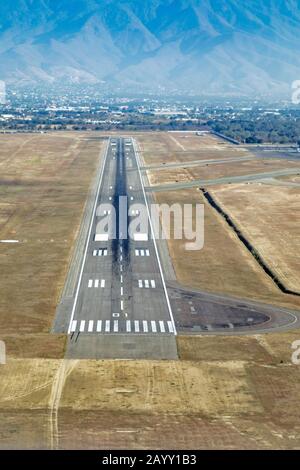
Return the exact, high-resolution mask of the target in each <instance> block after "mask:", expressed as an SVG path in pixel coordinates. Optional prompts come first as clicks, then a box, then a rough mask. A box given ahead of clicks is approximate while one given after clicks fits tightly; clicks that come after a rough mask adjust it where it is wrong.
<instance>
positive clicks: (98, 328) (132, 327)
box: [71, 313, 174, 334]
mask: <svg viewBox="0 0 300 470" xmlns="http://www.w3.org/2000/svg"><path fill="white" fill-rule="evenodd" d="M119 317H120V314H119V313H113V318H114V319H113V320H73V322H72V325H71V333H74V332H76V331H79V332H80V333H89V334H90V333H101V334H105V333H122V332H123V331H124V330H126V333H133V334H134V333H144V334H153V333H155V334H161V333H164V334H174V331H173V325H172V322H171V321H164V320H159V321H156V320H120V318H119ZM125 317H126V314H125Z"/></svg>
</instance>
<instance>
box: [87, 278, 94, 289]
mask: <svg viewBox="0 0 300 470" xmlns="http://www.w3.org/2000/svg"><path fill="white" fill-rule="evenodd" d="M88 287H89V288H91V287H93V279H90V280H89V284H88Z"/></svg>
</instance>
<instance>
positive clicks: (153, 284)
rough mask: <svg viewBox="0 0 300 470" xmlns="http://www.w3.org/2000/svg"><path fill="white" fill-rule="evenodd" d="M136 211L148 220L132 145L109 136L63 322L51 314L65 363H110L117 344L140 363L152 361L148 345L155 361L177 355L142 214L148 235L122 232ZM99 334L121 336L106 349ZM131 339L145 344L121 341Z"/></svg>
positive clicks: (158, 268)
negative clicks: (66, 338) (65, 337)
mask: <svg viewBox="0 0 300 470" xmlns="http://www.w3.org/2000/svg"><path fill="white" fill-rule="evenodd" d="M129 170H130V171H129ZM143 210H144V211H145V210H146V214H148V212H147V205H146V200H145V193H144V191H143V186H142V181H141V176H140V171H139V168H138V164H137V160H136V154H135V150H134V146H133V142H132V140H131V139H122V138H111V139H110V141H109V145H108V149H107V153H106V156H105V161H104V166H103V168H102V176H101V178H100V182H99V187H98V191H97V194H96V204H95V206H94V209H93V213H92V217H91V222H90V228H89V233H88V236H87V243H86V248H85V251H84V253H83V257H82V258H83V259H82V261H81V268H80V272H79V276H78V280H77V286H76V290H75V293H74V296H73V297H72V303H69V305H68V308H67V309H65V312H64V313H65V315H62V318H63V321H62V319H61V318H60V314H61V313H62V312H63V310H62V309H60V308H58V314H57V319H56V322H55V326H54V331H56V332H60V331H64V332H66V327H67V333H68V334H69V335H70V342H69V352H70V356H72V357H73V356H79V357H81V356H83V357H89V356H90V355H91V357H102V355H104V357H113V356H114V351H116V350H117V351H118V354H120V351H119V345H120V343H121V344H123V345H124V348H123V349H124V354H125V355H126V357H127V356H128V354H129V351H133V352H132V354H133V355H137V356H138V357H139V355H140V353H139V351H141V350H143V349H144V353H145V355H146V357H147V354H148V353H147V350H148V349H149V351H150V352H149V354H151V355H153V344H154V345H156V346H155V347H157V345H159V350H158V354H159V356H160V357H161V356H162V357H174V356H176V353H175V351H176V347H175V346H173V345H175V335H176V329H175V324H174V320H173V317H172V313H171V308H170V304H169V299H168V294H167V290H166V286H165V282H164V278H163V274H162V268H161V265H160V261H159V257H158V250H157V247H156V244H155V241H154V240H153V237H152V236H151V227H150V222H149V220H150V219H149V217H148V215H147V217H146V219H147V230H145V227H142V229H143V230H144V231H141V228H140V227H136V228H135V229H132V233H131V235H130V234H129V229H130V227H131V226H132V223H133V222H134V219H138V218H139V216H140V215H141V213H142V211H143ZM114 221H115V223H114ZM105 224H106V225H105ZM108 226H109V227H111V228H112V232H111V233H109V234H108V231H107V229H108ZM67 318H69V319H68V320H67ZM106 335H113V336H116V335H119V336H120V338H119V340H118V341H117V340H116V339H113V340H112V341H111V342H109V343H107V340H104V339H103V336H106ZM92 336H96V337H97V339H96V340H95V338H91V337H92ZM131 336H132V337H136V336H143V338H144V340H143V341H141V339H139V340H137V341H135V342H132V338H131V339H130V341H129V342H128V337H131ZM158 336H164V337H166V341H165V342H164V343H162V342H161V339H156V337H158ZM83 337H84V338H83ZM86 337H88V338H86ZM145 337H148V339H146V338H145ZM143 343H144V344H143ZM128 344H129V346H128ZM164 344H165V346H164ZM107 345H109V346H107ZM147 345H149V346H147ZM161 345H163V346H161ZM159 351H160V352H159Z"/></svg>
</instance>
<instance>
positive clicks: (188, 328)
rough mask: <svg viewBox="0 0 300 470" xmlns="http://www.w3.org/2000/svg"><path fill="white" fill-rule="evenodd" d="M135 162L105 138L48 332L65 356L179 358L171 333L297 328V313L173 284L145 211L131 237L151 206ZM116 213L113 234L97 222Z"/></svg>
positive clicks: (128, 144)
mask: <svg viewBox="0 0 300 470" xmlns="http://www.w3.org/2000/svg"><path fill="white" fill-rule="evenodd" d="M139 158H140V157H139V155H138V152H137V151H136V149H135V145H134V141H133V140H132V139H123V138H110V140H109V142H108V146H107V150H106V152H105V156H104V160H103V164H102V166H101V167H100V168H99V171H98V173H99V175H98V179H97V180H96V183H97V184H95V185H94V188H93V190H92V192H91V195H90V199H89V201H88V204H87V207H86V213H85V214H84V217H83V222H82V227H81V231H80V234H79V237H78V242H77V245H76V247H75V253H74V255H73V261H72V263H71V267H70V271H69V274H68V277H67V279H66V286H65V289H64V292H63V295H62V298H61V301H60V304H59V305H58V308H57V315H56V319H55V323H54V327H53V332H54V333H67V334H68V336H69V341H68V346H67V352H66V357H67V358H68V357H69V358H94V359H101V358H132V359H138V358H144V359H147V358H151V359H177V358H178V356H177V347H176V334H177V332H179V333H185V334H241V333H257V332H265V331H281V330H285V329H290V328H296V327H299V326H300V322H299V313H298V312H293V311H289V310H287V309H282V308H278V307H275V306H272V305H266V304H261V303H258V302H250V301H248V300H245V299H236V298H231V297H227V296H222V295H218V294H210V293H206V292H201V291H197V290H193V289H189V288H187V287H183V286H181V285H179V284H178V283H177V282H176V277H175V276H174V275H172V274H171V273H172V271H173V269H172V260H171V259H170V256H169V252H168V248H167V243H166V241H161V240H159V241H157V243H156V242H155V241H154V240H153V237H151V230H150V228H151V227H150V218H149V214H148V212H147V214H148V215H147V222H148V232H147V237H145V231H141V232H139V231H138V228H137V229H135V230H133V234H134V236H131V237H130V236H129V234H128V230H129V228H130V227H131V225H132V222H134V221H135V220H137V219H138V217H139V215H140V212H141V210H142V209H143V208H144V209H145V208H147V203H149V201H151V202H153V199H152V195H151V193H149V194H148V196H147V199H148V201H147V203H146V193H145V189H144V184H145V185H146V184H147V177H146V176H145V173H143V176H142V175H141V172H140V168H141V166H140V164H139ZM152 189H155V188H152ZM114 211H115V212H114ZM114 215H115V216H116V219H115V220H116V224H115V232H116V233H115V236H114V237H111V236H107V234H106V233H105V230H104V229H103V223H104V222H105V221H106V222H108V221H111V220H112V219H111V218H112V217H113V216H114ZM99 223H100V224H102V227H101V228H100V227H99ZM160 260H162V261H160ZM164 273H165V274H164ZM165 277H166V281H165Z"/></svg>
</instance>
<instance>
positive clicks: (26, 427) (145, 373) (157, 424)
mask: <svg viewBox="0 0 300 470" xmlns="http://www.w3.org/2000/svg"><path fill="white" fill-rule="evenodd" d="M298 338H299V333H298V334H297V332H294V333H283V334H274V335H267V336H252V337H246V336H243V337H218V338H215V337H211V336H210V337H196V336H194V337H187V336H182V337H179V338H178V346H179V353H180V356H181V360H180V361H118V360H115V361H64V360H46V359H44V360H41V359H36V360H34V359H28V360H20V359H14V358H11V359H10V360H9V363H8V365H7V366H4V367H3V368H2V369H1V381H0V417H1V419H0V447H2V448H12V447H23V448H29V447H30V448H51V447H52V448H53V447H54V448H73V449H76V448H85V449H86V448H91V449H93V448H94V449H97V448H98V449H99V448H104V449H105V448H111V449H116V448H144V449H145V448H146V449H147V448H158V449H166V448H171V449H176V448H186V449H188V448H190V449H193V448H199V449H215V448H225V449H237V448H243V449H256V448H258V449H268V448H279V449H284V448H291V449H292V448H294V449H295V448H298V449H299V447H300V424H299V423H300V411H299V406H298V400H299V393H300V375H299V366H294V365H292V364H291V352H292V350H291V343H292V342H293V341H294V340H295V339H298ZM56 411H57V413H56Z"/></svg>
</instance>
